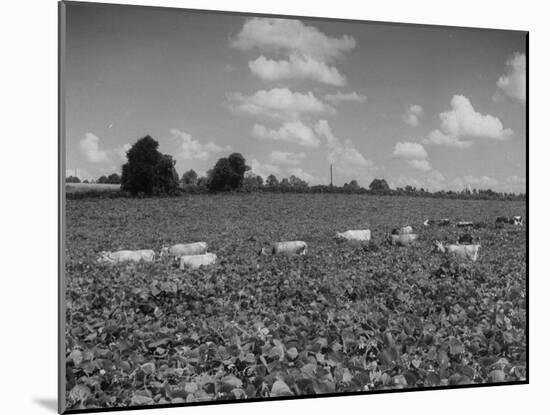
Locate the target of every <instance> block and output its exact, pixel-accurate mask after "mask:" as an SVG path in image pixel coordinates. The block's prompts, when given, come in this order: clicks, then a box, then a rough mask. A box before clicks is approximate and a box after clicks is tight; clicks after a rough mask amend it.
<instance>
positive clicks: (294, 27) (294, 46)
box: [231, 17, 355, 62]
mask: <svg viewBox="0 0 550 415" xmlns="http://www.w3.org/2000/svg"><path fill="white" fill-rule="evenodd" d="M231 45H232V46H233V47H235V48H238V49H241V50H251V49H259V50H261V51H264V52H275V53H277V52H278V53H280V52H282V53H285V54H287V55H290V54H292V53H298V54H301V55H303V56H311V57H312V58H314V59H317V60H321V61H324V62H328V61H331V60H333V59H334V58H338V57H340V56H342V54H343V53H344V52H347V51H349V50H351V49H353V48H354V47H355V39H354V38H353V37H351V36H348V35H343V36H342V37H340V38H337V37H332V36H328V35H326V34H324V33H323V32H321V31H320V30H319V29H317V28H316V27H313V26H307V25H305V24H304V23H302V22H301V21H300V20H295V19H272V18H260V17H254V18H251V19H248V20H247V21H246V22H245V23H244V25H243V27H242V29H241V31H240V32H239V33H238V34H237V36H236V38H235V39H233V41H232V42H231Z"/></svg>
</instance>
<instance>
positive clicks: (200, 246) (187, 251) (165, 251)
mask: <svg viewBox="0 0 550 415" xmlns="http://www.w3.org/2000/svg"><path fill="white" fill-rule="evenodd" d="M207 249H208V244H207V243H206V242H193V243H190V244H176V245H172V246H170V247H166V246H165V247H163V248H162V249H161V251H160V256H161V257H163V256H165V255H169V256H173V257H180V256H183V255H200V254H206V252H207Z"/></svg>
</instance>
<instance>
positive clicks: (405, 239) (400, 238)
mask: <svg viewBox="0 0 550 415" xmlns="http://www.w3.org/2000/svg"><path fill="white" fill-rule="evenodd" d="M417 239H418V235H417V234H415V233H406V234H401V235H394V234H390V233H388V234H386V240H387V241H388V242H389V243H390V244H391V245H399V246H407V245H410V244H412V243H414V242H415V241H416V240H417Z"/></svg>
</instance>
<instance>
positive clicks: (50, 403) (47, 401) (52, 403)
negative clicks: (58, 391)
mask: <svg viewBox="0 0 550 415" xmlns="http://www.w3.org/2000/svg"><path fill="white" fill-rule="evenodd" d="M34 402H35V403H37V404H38V405H40V406H42V407H43V408H46V409H48V410H50V411H52V412H54V413H57V399H53V398H35V399H34Z"/></svg>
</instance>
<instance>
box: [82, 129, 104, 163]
mask: <svg viewBox="0 0 550 415" xmlns="http://www.w3.org/2000/svg"><path fill="white" fill-rule="evenodd" d="M80 151H81V152H82V154H84V156H85V157H86V160H88V161H89V162H91V163H104V162H106V161H108V160H109V156H108V154H107V152H106V151H105V150H100V149H99V137H98V136H96V135H94V134H92V133H86V134H85V135H84V138H83V139H82V140H80Z"/></svg>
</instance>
